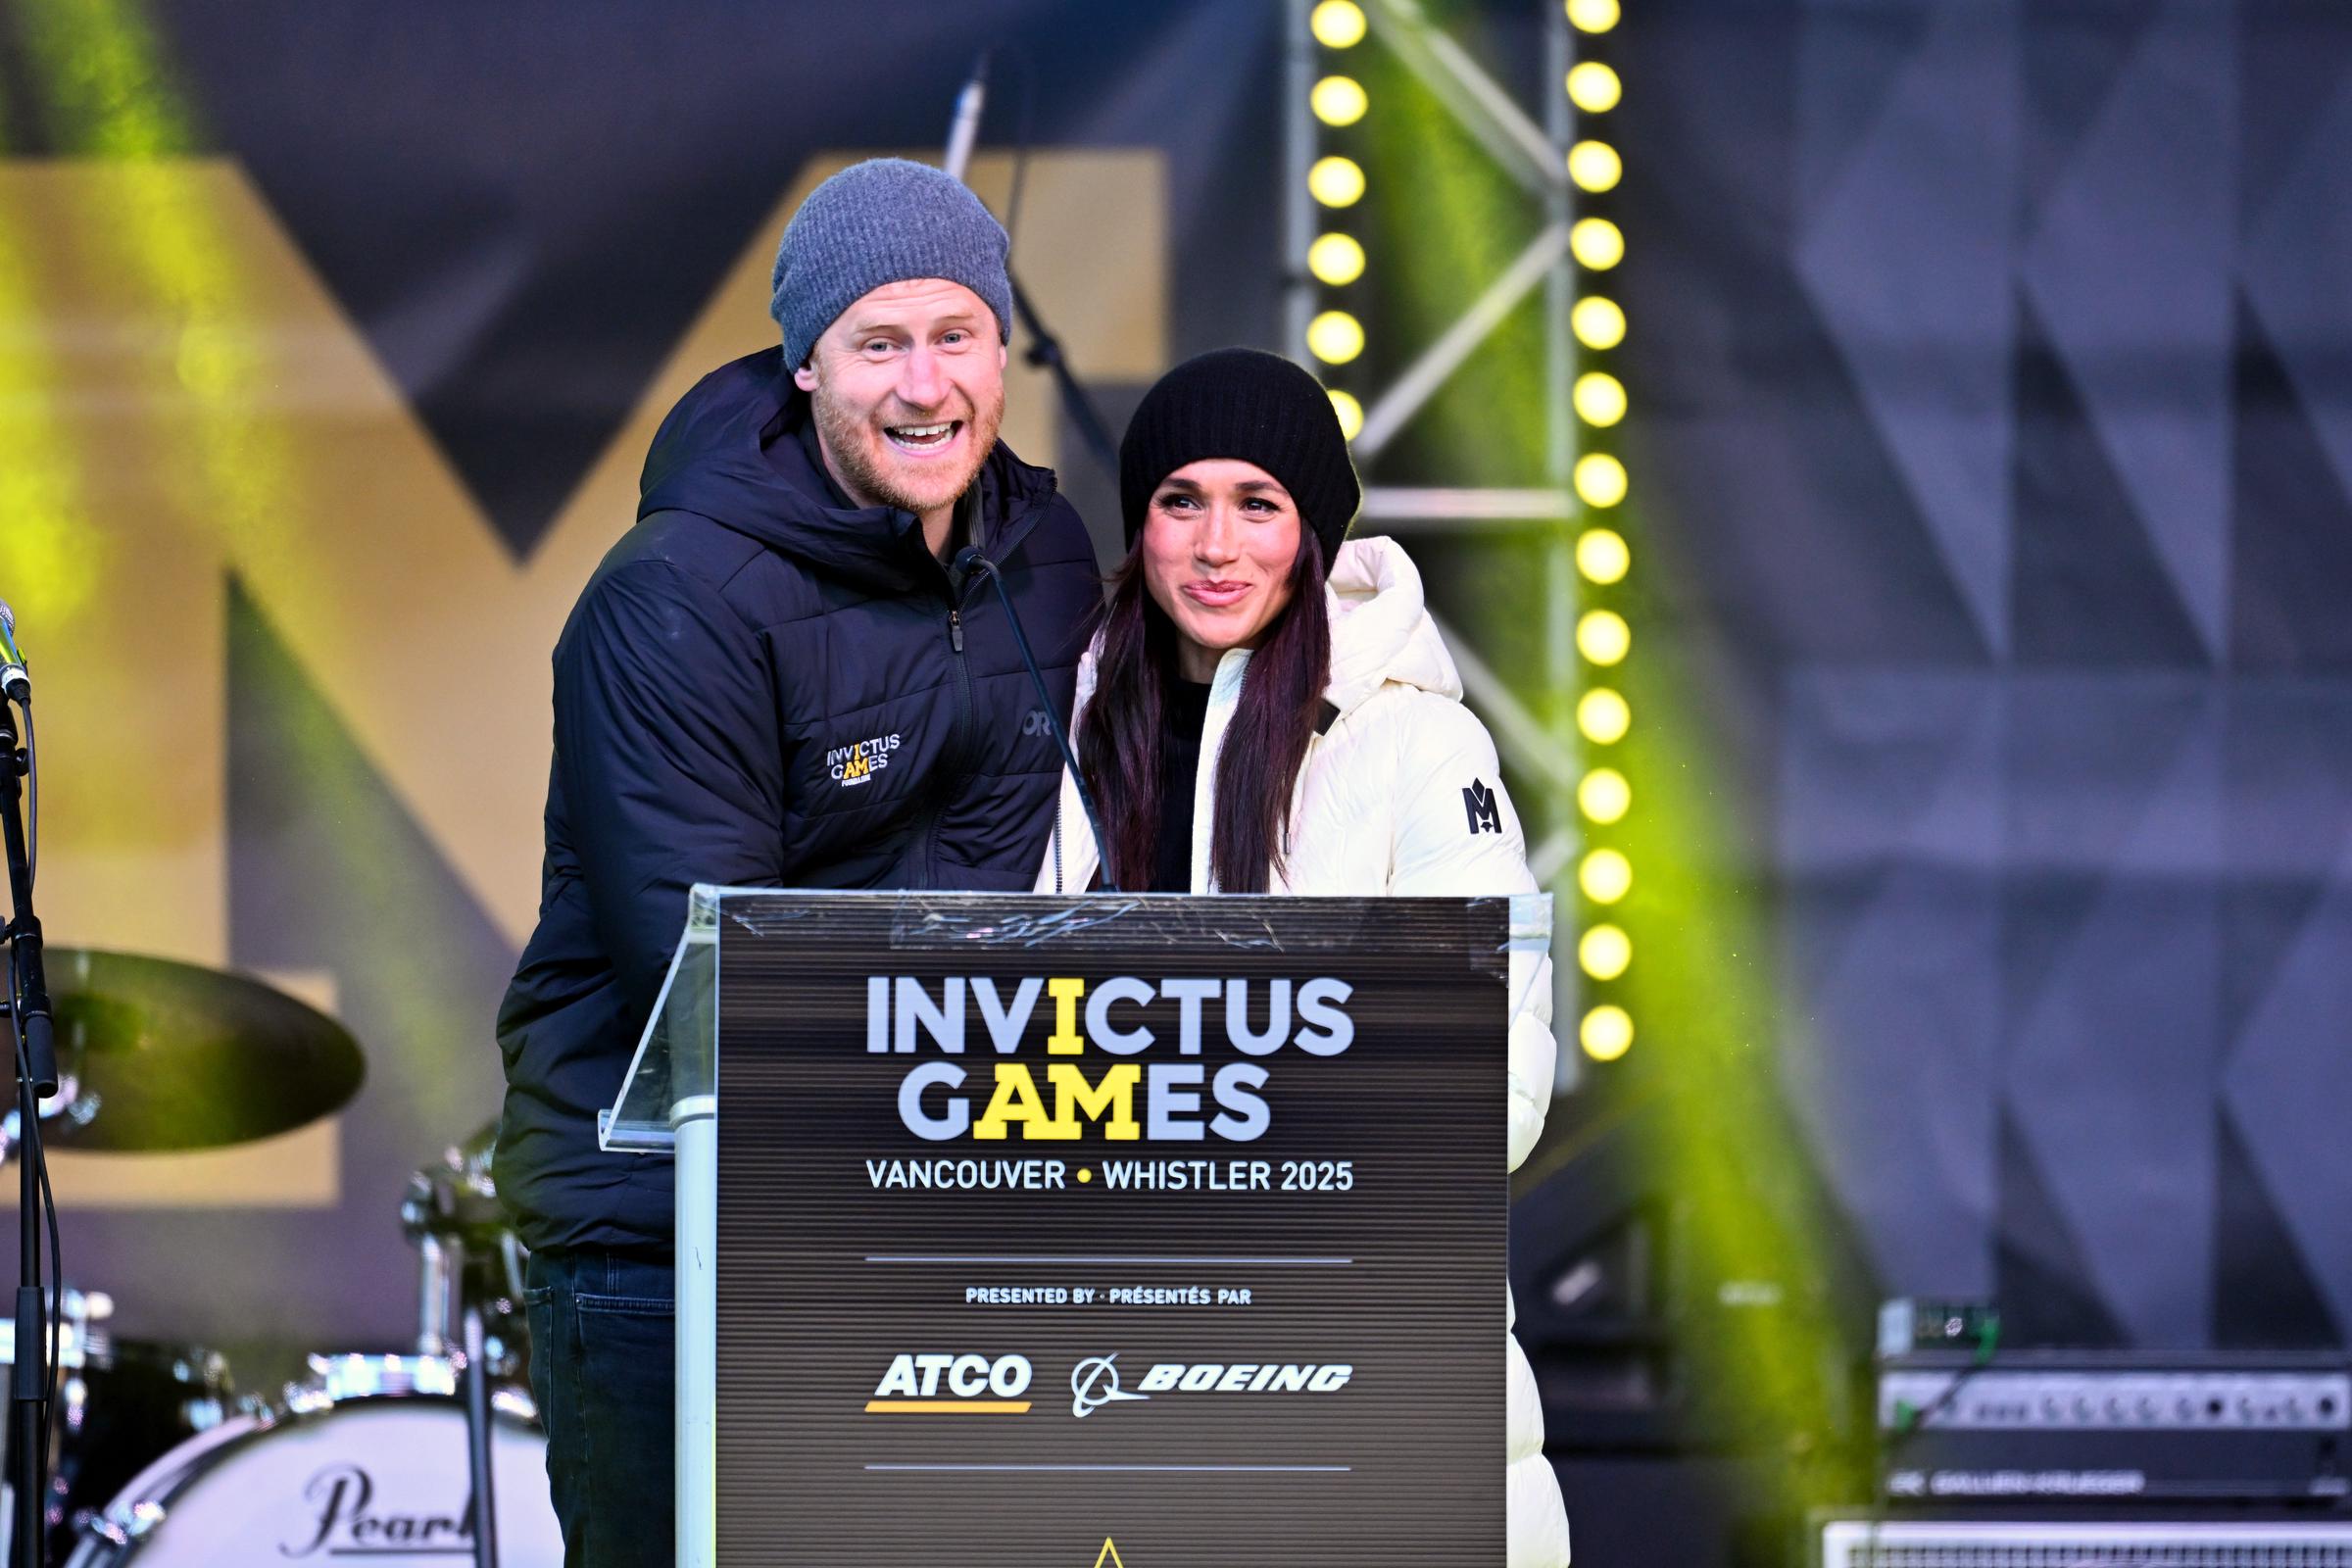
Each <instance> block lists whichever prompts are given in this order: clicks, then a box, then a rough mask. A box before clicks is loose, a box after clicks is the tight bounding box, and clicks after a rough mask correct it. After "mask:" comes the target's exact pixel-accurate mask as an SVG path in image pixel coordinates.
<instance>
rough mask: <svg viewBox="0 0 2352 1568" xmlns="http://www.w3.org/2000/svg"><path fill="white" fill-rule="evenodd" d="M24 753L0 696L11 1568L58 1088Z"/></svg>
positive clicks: (41, 1493) (29, 1562) (43, 1472)
mask: <svg viewBox="0 0 2352 1568" xmlns="http://www.w3.org/2000/svg"><path fill="white" fill-rule="evenodd" d="M31 710H32V705H31V702H30V699H29V698H27V699H25V728H26V732H27V733H28V734H29V732H30V729H31ZM31 771H32V756H31V754H30V752H29V751H25V750H21V749H20V748H19V746H18V744H17V730H16V724H15V720H14V719H13V717H12V716H11V712H10V709H9V704H8V701H7V700H6V699H5V698H0V841H4V843H5V849H6V854H7V859H8V885H9V892H10V898H11V908H12V917H11V918H10V920H9V922H8V924H7V926H6V927H5V928H0V935H5V936H6V937H7V939H8V943H9V963H10V975H9V979H10V985H9V1004H8V1011H9V1035H10V1038H11V1040H12V1042H13V1043H14V1045H15V1052H14V1054H15V1055H16V1076H17V1117H18V1127H17V1150H16V1153H17V1176H18V1201H17V1236H18V1276H17V1278H18V1283H17V1310H16V1366H15V1374H14V1379H13V1389H12V1394H13V1403H14V1407H15V1420H14V1425H13V1427H12V1429H11V1432H10V1437H11V1439H12V1444H11V1449H10V1453H9V1466H8V1469H9V1484H10V1486H11V1487H12V1488H13V1489H14V1491H15V1499H16V1509H15V1514H16V1517H15V1521H14V1526H13V1529H12V1531H11V1537H12V1540H13V1541H14V1543H15V1549H14V1550H12V1551H11V1552H10V1553H9V1555H10V1556H11V1557H12V1558H13V1559H14V1560H15V1563H16V1565H17V1568H42V1564H43V1562H44V1561H45V1559H46V1557H47V1552H46V1549H45V1548H46V1544H47V1537H48V1529H47V1521H46V1519H45V1518H44V1517H43V1515H44V1513H45V1512H46V1504H47V1501H48V1494H49V1484H48V1453H47V1451H46V1450H47V1444H46V1442H45V1429H46V1428H47V1425H48V1405H49V1340H48V1324H47V1319H48V1313H47V1310H46V1308H45V1303H44V1302H43V1300H42V1299H41V1287H40V1285H39V1284H38V1281H39V1279H40V1277H41V1192H42V1189H43V1188H44V1186H45V1185H46V1176H47V1172H46V1171H45V1170H44V1168H43V1165H44V1158H43V1155H42V1152H41V1133H40V1121H39V1118H40V1110H41V1098H42V1097H43V1096H44V1095H53V1094H55V1093H56V1092H57V1051H56V1042H55V1038H54V1032H53V1029H52V1026H51V1021H50V1014H49V991H48V985H47V982H46V979H45V977H44V976H43V974H42V971H41V922H40V921H39V920H38V919H36V918H35V917H34V915H33V912H32V866H31V857H30V855H29V854H28V853H27V849H26V843H25V812H24V782H23V781H24V780H25V777H26V776H27V775H29V774H30V772H31Z"/></svg>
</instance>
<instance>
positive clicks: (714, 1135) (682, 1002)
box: [598, 885, 727, 1568]
mask: <svg viewBox="0 0 2352 1568" xmlns="http://www.w3.org/2000/svg"><path fill="white" fill-rule="evenodd" d="M726 891H727V890H726V889H722V888H713V887H709V886H703V885H698V886H697V887H696V888H695V889H694V890H693V892H692V894H691V895H690V896H689V898H688V901H687V914H686V930H685V932H684V934H683V935H681V936H680V937H679V939H678V950H677V953H676V955H675V956H673V957H672V958H671V959H670V963H669V974H668V976H667V977H666V978H665V979H664V980H663V981H662V992H661V995H660V997H659V998H658V999H657V1000H656V1001H655V1004H654V1015H653V1017H652V1019H651V1020H650V1021H649V1022H648V1023H647V1024H646V1027H645V1035H644V1037H643V1038H642V1039H641V1040H639V1041H638V1043H637V1054H636V1055H635V1056H634V1057H633V1058H632V1059H631V1060H630V1062H629V1076H628V1081H627V1082H626V1083H625V1084H623V1085H622V1087H621V1092H620V1098H619V1099H618V1100H617V1101H615V1102H614V1103H613V1108H612V1109H611V1110H608V1111H605V1112H602V1113H601V1114H600V1115H599V1117H598V1120H599V1121H600V1122H601V1123H602V1126H600V1127H599V1129H598V1133H599V1137H600V1140H601V1142H602V1143H603V1144H604V1147H605V1150H606V1152H609V1153H614V1154H648V1153H668V1154H670V1155H671V1156H672V1157H673V1158H674V1160H675V1162H676V1167H677V1224H678V1234H677V1385H676V1388H677V1392H676V1398H677V1438H676V1442H677V1452H676V1457H675V1459H674V1461H673V1462H674V1464H675V1466H676V1476H677V1529H678V1549H677V1561H678V1568H690V1565H691V1568H709V1565H711V1564H713V1563H715V1562H716V1561H717V1560H718V1546H717V1541H718V1521H717V1486H716V1477H715V1472H714V1467H713V1461H712V1455H713V1452H714V1449H713V1443H714V1440H715V1438H716V1435H717V1428H718V1422H717V1409H716V1403H717V1388H718V1380H717V1354H718V1298H717V1294H716V1282H717V1272H716V1269H715V1266H714V1264H715V1253H716V1251H717V1249H718V909H719V903H720V900H721V898H722V896H723V895H724V894H725V892H726Z"/></svg>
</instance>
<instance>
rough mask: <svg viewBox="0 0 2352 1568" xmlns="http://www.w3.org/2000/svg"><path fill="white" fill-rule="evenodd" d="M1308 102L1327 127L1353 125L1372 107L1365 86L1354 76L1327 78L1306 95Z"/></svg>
mask: <svg viewBox="0 0 2352 1568" xmlns="http://www.w3.org/2000/svg"><path fill="white" fill-rule="evenodd" d="M1306 102H1307V106H1308V107H1309V108H1311V109H1313V110H1314V112H1315V118H1316V119H1317V120H1320V121H1321V122H1323V123H1325V124H1326V125H1352V124H1354V123H1356V122H1357V121H1359V120H1361V119H1363V118H1364V111H1365V110H1366V109H1369V108H1370V107H1372V100H1371V99H1369V98H1367V97H1365V96H1364V84H1363V83H1362V82H1360V81H1357V80H1356V79H1355V78H1354V77H1353V76H1325V77H1324V78H1323V79H1322V80H1321V81H1318V82H1316V83H1315V86H1314V90H1313V91H1312V92H1310V93H1308V94H1307V95H1306Z"/></svg>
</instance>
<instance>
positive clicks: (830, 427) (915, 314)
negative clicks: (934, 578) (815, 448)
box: [794, 278, 1005, 548]
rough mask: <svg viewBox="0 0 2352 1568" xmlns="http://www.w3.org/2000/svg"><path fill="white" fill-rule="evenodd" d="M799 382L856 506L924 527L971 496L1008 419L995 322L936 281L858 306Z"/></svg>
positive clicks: (832, 331) (798, 374) (882, 291)
mask: <svg viewBox="0 0 2352 1568" xmlns="http://www.w3.org/2000/svg"><path fill="white" fill-rule="evenodd" d="M794 379H795V381H796V382H797V383H798V384H799V385H800V387H801V388H802V390H804V391H806V392H807V393H809V405H810V408H811V411H812V412H813V414H814V415H815V417H816V433H817V438H818V440H819V441H820V442H821V443H822V445H823V447H824V453H825V459H826V463H827V466H829V467H830V468H831V469H832V472H833V477H834V479H835V481H836V482H838V483H839V484H840V485H841V487H842V489H843V490H844V491H846V492H848V494H849V496H850V498H851V499H852V500H854V501H857V502H858V503H859V504H860V505H862V506H886V507H897V508H899V509H901V510H902V511H906V512H911V513H913V514H915V515H917V516H920V517H922V518H923V519H924V521H925V524H926V526H928V525H929V524H930V523H931V522H932V521H933V519H934V518H935V517H944V516H945V515H946V513H947V512H948V510H949V509H952V508H953V507H954V506H955V504H956V499H957V498H958V497H960V496H961V495H962V494H963V493H964V491H965V490H967V489H969V488H970V487H971V483H972V479H973V477H974V476H975V475H977V474H978V473H979V471H980V465H981V463H982V462H983V461H985V460H986V458H987V457H988V454H989V453H990V451H991V450H992V449H994V448H995V446H996V444H997V428H998V426H999V425H1000V424H1002V423H1003V422H1004V418H1005V343H1004V337H1003V334H1002V333H1001V332H1000V331H999V329H998V326H997V318H996V314H995V313H994V312H992V311H991V310H990V309H989V308H988V306H987V304H986V303H985V302H984V301H982V299H981V298H980V296H979V295H977V294H975V293H973V292H972V291H971V290H970V289H968V288H965V287H964V286H963V285H962V284H960V283H951V282H948V281H946V280H944V279H941V278H916V279H912V280H910V281H907V282H903V283H886V284H884V285H883V286H882V287H880V288H877V289H875V290H873V291H872V292H870V293H868V294H866V295H865V296H863V297H862V298H860V299H859V300H858V302H857V303H856V304H854V305H852V306H851V307H850V308H849V309H848V310H846V311H844V312H842V313H841V315H840V317H839V318H838V319H835V320H834V322H833V324H832V325H831V326H829V327H827V328H826V329H825V332H824V335H823V336H822V337H820V338H818V339H817V342H816V347H815V349H814V350H813V351H811V352H810V354H809V363H808V364H807V365H805V366H803V367H801V368H800V369H798V370H796V371H795V372H794ZM935 548H936V546H935Z"/></svg>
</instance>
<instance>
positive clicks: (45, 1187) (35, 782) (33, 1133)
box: [8, 698, 66, 1519]
mask: <svg viewBox="0 0 2352 1568" xmlns="http://www.w3.org/2000/svg"><path fill="white" fill-rule="evenodd" d="M17 711H19V712H20V713H22V714H23V715H24V717H25V794H26V797H27V802H26V809H25V896H26V899H27V900H28V901H29V899H30V897H31V893H32V884H33V876H34V868H35V867H36V866H38V865H39V863H40V854H41V838H40V833H41V768H40V752H39V749H38V742H37V741H36V740H35V739H34V736H33V720H32V704H31V702H30V701H28V700H25V699H23V698H20V699H19V700H18V702H17ZM8 765H14V760H13V759H11V760H8ZM22 1004H23V994H22V993H21V992H20V991H19V990H18V987H17V965H16V956H15V953H14V952H13V951H12V952H11V953H10V956H9V964H8V1019H9V1037H10V1044H11V1046H12V1048H13V1053H14V1054H15V1056H16V1059H17V1072H18V1074H19V1075H20V1078H21V1081H22V1082H24V1083H25V1084H27V1085H29V1084H30V1082H31V1080H32V1052H31V1042H30V1039H29V1036H28V1032H27V1030H26V1026H25V1009H24V1006H23V1005H22ZM27 1101H29V1103H27ZM18 1111H19V1120H21V1121H22V1122H23V1123H24V1125H23V1126H22V1127H20V1128H19V1129H18V1135H19V1136H18V1139H17V1157H18V1158H19V1159H29V1160H31V1161H32V1170H33V1175H34V1177H35V1179H36V1180H37V1181H38V1182H39V1184H40V1191H41V1223H42V1224H43V1225H45V1226H46V1227H47V1228H48V1232H49V1278H48V1279H47V1280H46V1281H44V1280H43V1279H42V1278H41V1263H40V1252H39V1250H38V1249H37V1247H36V1249H35V1250H34V1253H33V1277H32V1285H33V1288H34V1289H35V1290H39V1289H41V1288H42V1286H43V1285H44V1284H45V1285H46V1286H47V1307H46V1315H47V1318H48V1321H47V1323H46V1324H45V1325H44V1331H45V1334H46V1337H47V1340H48V1349H49V1357H48V1362H47V1368H48V1374H49V1382H48V1389H47V1397H46V1398H45V1399H43V1400H42V1403H41V1425H40V1463H41V1469H42V1472H43V1474H44V1475H46V1474H47V1471H48V1465H49V1454H50V1451H51V1449H50V1443H51V1440H52V1438H53V1437H54V1429H53V1426H52V1423H53V1422H54V1421H55V1419H56V1412H57V1401H58V1395H59V1391H60V1387H61V1384H62V1380H63V1377H64V1367H63V1365H62V1364H61V1359H60V1356H59V1348H60V1341H61V1339H62V1336H63V1332H64V1321H65V1315H66V1311H65V1308H66V1300H65V1292H66V1265H65V1248H64V1244H63V1242H62V1241H61V1239H60V1237H59V1232H58V1224H57V1194H56V1192H55V1191H54V1190H53V1189H52V1188H51V1186H50V1183H49V1155H48V1151H47V1150H46V1149H45V1148H44V1147H43V1145H42V1142H41V1115H40V1098H39V1097H38V1096H37V1095H26V1094H23V1093H21V1094H20V1095H19V1097H18ZM27 1112H28V1114H27ZM48 1508H49V1504H48V1499H47V1498H46V1497H44V1498H42V1500H41V1513H42V1517H43V1518H44V1519H45V1518H47V1516H48Z"/></svg>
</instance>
